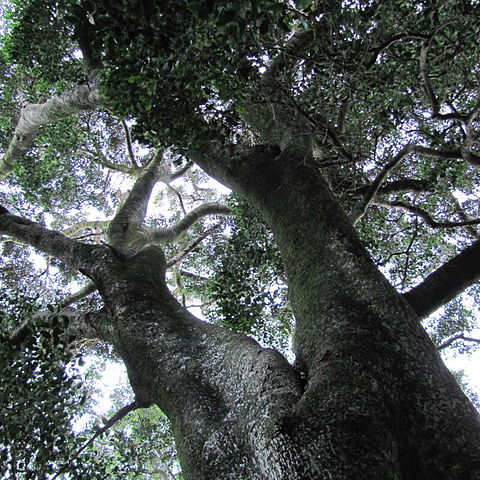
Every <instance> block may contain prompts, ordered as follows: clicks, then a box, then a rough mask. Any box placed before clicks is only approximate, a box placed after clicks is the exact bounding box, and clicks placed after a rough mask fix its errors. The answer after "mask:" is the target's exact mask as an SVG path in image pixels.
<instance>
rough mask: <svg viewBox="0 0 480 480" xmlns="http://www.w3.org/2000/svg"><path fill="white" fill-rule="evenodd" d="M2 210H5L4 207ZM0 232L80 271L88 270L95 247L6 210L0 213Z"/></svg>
mask: <svg viewBox="0 0 480 480" xmlns="http://www.w3.org/2000/svg"><path fill="white" fill-rule="evenodd" d="M2 208H3V207H2ZM3 210H4V211H6V210H5V209H4V208H3ZM0 212H1V210H0ZM0 233H2V234H5V235H9V236H11V237H13V238H15V239H16V240H19V241H21V242H24V243H27V244H29V245H31V246H32V247H34V248H37V249H38V250H40V251H42V252H45V253H48V254H49V255H52V256H53V257H55V258H58V259H59V260H61V261H62V262H64V263H65V264H67V265H69V266H70V267H72V268H74V269H76V270H80V271H82V272H88V271H90V269H91V267H92V264H93V257H92V254H93V253H94V250H95V248H97V247H95V246H93V245H86V244H84V243H81V242H78V241H76V240H72V239H70V238H68V237H66V236H65V235H62V234H61V233H58V232H54V231H52V230H49V229H47V228H45V227H43V226H42V225H40V224H38V223H35V222H32V221H31V220H27V219H25V218H22V217H17V216H15V215H11V214H10V213H8V212H7V213H0Z"/></svg>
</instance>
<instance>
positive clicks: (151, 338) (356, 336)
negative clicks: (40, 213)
mask: <svg viewBox="0 0 480 480" xmlns="http://www.w3.org/2000/svg"><path fill="white" fill-rule="evenodd" d="M215 153H216V154H218V155H216V154H215ZM227 153H228V155H227ZM195 160H196V161H197V162H198V163H199V164H201V166H202V167H203V168H204V169H205V170H207V171H208V172H210V173H212V174H214V175H215V176H216V177H217V179H219V180H223V181H224V182H226V183H229V184H230V185H233V186H234V187H235V188H236V190H237V191H239V192H241V193H242V194H243V195H245V196H246V197H247V198H248V199H249V200H250V201H251V202H252V203H254V204H255V206H256V207H257V208H259V209H260V211H261V212H262V213H263V215H264V217H265V219H266V220H267V222H268V223H269V225H270V226H271V228H272V230H273V232H274V234H275V237H276V240H277V243H278V245H279V247H280V249H281V253H282V256H283V260H284V263H285V268H286V272H287V277H288V283H289V286H290V300H291V304H292V308H293V310H294V313H295V317H296V320H297V326H296V334H295V350H296V354H297V362H296V365H295V366H294V367H293V366H291V365H289V364H288V363H287V361H286V360H285V359H284V358H283V357H282V356H281V355H280V354H279V353H278V352H275V351H274V350H271V349H264V348H261V347H260V346H259V345H258V344H257V343H256V342H255V341H253V340H251V339H250V338H248V337H247V336H245V335H243V334H238V333H234V332H231V331H229V330H227V329H224V328H221V327H218V326H215V325H210V324H207V323H205V322H203V321H200V320H198V319H197V318H195V317H194V316H193V315H191V314H190V313H189V312H188V311H187V310H185V309H184V308H183V307H182V306H181V305H180V304H179V303H178V302H177V301H176V300H175V299H174V298H173V296H172V295H171V294H170V293H169V291H168V289H167V286H166V284H165V269H166V260H165V257H164V255H163V252H162V250H161V249H160V248H159V247H153V246H152V247H147V248H144V249H142V250H141V251H140V252H138V253H135V252H134V251H131V250H122V251H118V250H116V249H114V248H110V247H108V246H106V245H96V246H93V245H91V246H88V245H83V244H81V243H79V242H76V241H74V240H71V239H68V238H66V237H64V236H63V235H61V234H58V233H54V232H50V231H49V230H47V229H45V228H44V227H42V226H40V225H38V224H34V223H33V222H29V221H27V220H24V219H21V218H19V217H15V216H13V215H10V214H8V213H4V214H3V215H0V231H1V232H2V233H6V234H9V235H11V236H14V237H15V238H18V239H20V240H22V241H26V242H28V243H30V244H32V245H34V246H35V247H37V248H40V249H42V250H44V251H47V252H48V253H50V254H51V255H54V256H56V257H57V258H60V259H61V260H63V261H64V262H66V263H67V264H69V265H70V266H72V267H74V268H79V269H81V271H83V272H84V273H85V274H86V275H88V276H89V277H90V279H91V280H92V281H93V282H94V284H95V285H96V286H97V288H98V289H99V292H100V293H101V295H102V297H103V299H104V301H105V305H106V311H107V313H108V316H109V318H111V321H110V323H109V325H108V329H104V332H103V335H104V336H105V337H106V339H107V340H108V341H110V342H111V343H112V344H113V345H114V346H115V348H116V350H117V351H118V353H119V354H120V356H121V357H122V359H123V360H124V361H125V364H126V366H127V371H128V374H129V377H130V381H131V384H132V386H133V389H134V391H135V394H136V397H137V402H138V403H139V404H142V405H145V404H147V405H148V404H151V403H156V404H157V405H159V406H160V408H161V409H162V410H164V411H165V412H166V414H167V415H168V416H169V418H170V419H171V421H172V424H173V428H174V433H175V437H176V442H177V447H178V452H179V456H180V459H181V462H182V466H183V469H184V476H185V478H187V479H195V480H210V479H212V480H213V479H218V478H223V479H232V480H233V479H235V480H237V479H246V480H247V479H248V480H251V479H255V480H257V479H258V480H260V479H261V480H267V479H268V480H287V479H288V480H292V479H293V480H295V479H297V480H304V479H305V480H309V479H312V480H313V479H330V478H334V479H356V480H358V479H364V478H365V479H367V478H368V479H382V480H384V479H395V480H397V479H398V480H413V479H422V480H424V479H427V480H429V479H432V480H433V479H435V480H437V479H445V480H447V479H448V480H452V479H455V480H457V479H458V480H464V479H478V478H480V465H479V462H478V458H479V454H480V433H479V432H480V421H479V417H478V414H477V412H476V411H475V410H474V408H473V407H472V405H471V404H470V403H469V402H468V400H467V399H466V397H465V396H464V395H463V393H462V392H461V391H460V389H459V387H458V385H457V384H456V382H455V380H454V379H453V377H452V376H451V375H450V373H449V372H448V371H447V369H446V368H445V366H444V365H443V363H442V362H441V360H440V358H439V356H438V354H437V352H436V350H435V348H434V346H433V344H432V343H431V341H430V340H429V339H428V337H427V335H426V333H425V332H424V331H423V330H422V328H421V326H420V325H419V322H418V317H417V315H416V314H415V312H414V311H413V309H412V308H411V307H410V305H409V304H408V303H407V302H406V301H405V300H404V299H403V298H402V297H401V296H400V295H399V294H398V293H397V292H396V291H395V290H394V289H393V288H392V287H391V286H390V284H389V283H388V282H387V281H386V280H385V278H384V277H383V276H382V275H381V274H380V273H379V271H378V269H377V268H376V267H375V265H374V264H373V262H372V260H371V259H370V257H369V256H368V254H367V253H366V251H365V249H364V248H363V246H362V245H361V243H360V241H359V240H358V238H357V236H356V234H355V231H354V230H353V228H352V225H351V223H350V222H349V221H348V219H347V217H346V216H345V214H344V213H343V211H342V210H341V209H340V207H339V206H338V204H337V201H336V200H335V198H334V197H333V195H332V194H331V192H330V191H329V189H328V187H327V185H326V183H325V182H324V181H323V179H322V178H321V177H320V176H319V175H318V173H316V172H315V171H314V170H313V169H311V168H310V167H309V166H308V162H305V158H304V156H303V154H302V155H301V156H300V157H299V154H298V151H293V150H284V151H280V149H279V148H278V147H268V146H267V147H255V148H251V149H249V150H241V149H238V150H237V151H233V150H232V151H230V152H225V151H224V149H221V148H220V147H218V149H217V151H216V152H215V151H210V152H209V155H208V156H203V155H200V154H198V155H196V159H195ZM152 168H153V167H152ZM147 196H148V195H147ZM135 198H136V200H135V201H136V202H137V205H140V206H141V205H143V200H142V199H141V198H140V196H137V197H135ZM144 198H146V197H145V195H144ZM137 211H138V210H137ZM135 215H136V214H132V218H135ZM93 318H94V317H93V316H92V319H93ZM98 331H99V334H100V335H102V329H101V328H99V329H98Z"/></svg>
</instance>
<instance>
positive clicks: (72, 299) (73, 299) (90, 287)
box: [60, 282, 97, 308]
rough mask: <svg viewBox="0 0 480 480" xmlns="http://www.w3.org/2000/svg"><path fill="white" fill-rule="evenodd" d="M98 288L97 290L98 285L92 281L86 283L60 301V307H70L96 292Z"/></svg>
mask: <svg viewBox="0 0 480 480" xmlns="http://www.w3.org/2000/svg"><path fill="white" fill-rule="evenodd" d="M96 290H97V287H96V286H95V284H94V283H91V282H90V283H88V284H87V285H85V287H83V288H81V289H80V290H79V291H78V292H76V293H74V294H72V295H70V296H69V297H67V298H66V299H65V300H63V301H62V302H61V303H60V307H62V308H66V307H69V306H70V305H73V304H74V303H77V302H79V301H80V300H82V299H83V298H85V297H87V296H88V295H90V294H91V293H93V292H95V291H96Z"/></svg>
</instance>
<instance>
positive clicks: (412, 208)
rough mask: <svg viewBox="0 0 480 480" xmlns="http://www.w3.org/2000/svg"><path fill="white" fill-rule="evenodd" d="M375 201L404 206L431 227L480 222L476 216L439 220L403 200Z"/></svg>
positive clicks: (385, 204)
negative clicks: (454, 220)
mask: <svg viewBox="0 0 480 480" xmlns="http://www.w3.org/2000/svg"><path fill="white" fill-rule="evenodd" d="M373 203H375V205H378V206H381V207H387V208H392V207H393V208H402V209H403V210H407V211H409V212H411V213H413V214H414V215H416V216H417V217H421V218H423V219H424V220H425V222H426V223H427V225H428V226H429V227H431V228H457V227H466V226H469V225H478V224H479V223H480V218H474V219H472V220H465V221H459V222H439V221H437V220H435V219H433V218H432V217H431V215H430V214H429V213H428V212H427V211H426V210H424V209H423V208H420V207H417V206H415V205H410V204H409V203H406V202H401V201H391V202H388V201H377V200H374V201H373Z"/></svg>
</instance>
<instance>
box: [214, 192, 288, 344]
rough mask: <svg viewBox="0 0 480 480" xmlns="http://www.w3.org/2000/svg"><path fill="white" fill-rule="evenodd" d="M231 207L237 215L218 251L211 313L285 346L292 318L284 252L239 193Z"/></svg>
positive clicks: (266, 341)
mask: <svg viewBox="0 0 480 480" xmlns="http://www.w3.org/2000/svg"><path fill="white" fill-rule="evenodd" d="M229 206H230V208H231V209H232V211H233V213H234V214H235V216H234V217H232V220H231V221H230V223H229V229H230V230H231V233H230V235H229V236H228V237H227V239H226V240H224V241H223V242H222V241H220V242H218V243H217V244H216V246H215V249H214V258H215V264H214V266H213V272H214V273H213V276H212V279H211V280H210V284H209V287H208V290H209V293H208V296H209V297H210V299H211V300H213V302H214V303H213V304H212V306H211V308H210V311H209V312H208V317H209V318H210V319H211V320H212V321H218V319H221V320H220V323H221V324H222V325H225V326H227V327H228V328H232V329H233V330H237V331H241V332H244V333H248V334H252V335H253V336H255V337H256V338H257V339H258V340H260V341H261V342H262V343H263V344H265V345H269V346H272V347H273V346H276V347H279V348H280V349H282V350H284V349H285V347H286V345H287V343H288V339H289V335H290V333H291V328H292V317H291V312H290V310H289V308H288V305H287V288H286V284H285V277H284V270H283V264H282V260H281V257H280V253H279V251H278V249H277V247H276V245H275V242H274V240H273V236H272V233H271V232H270V231H269V229H268V227H267V226H266V224H265V222H264V221H263V220H262V219H261V217H260V214H259V212H257V211H256V210H255V209H254V208H253V207H252V206H251V205H250V204H248V203H247V202H246V201H245V200H244V199H243V198H241V197H239V196H237V195H232V196H231V197H230V200H229Z"/></svg>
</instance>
